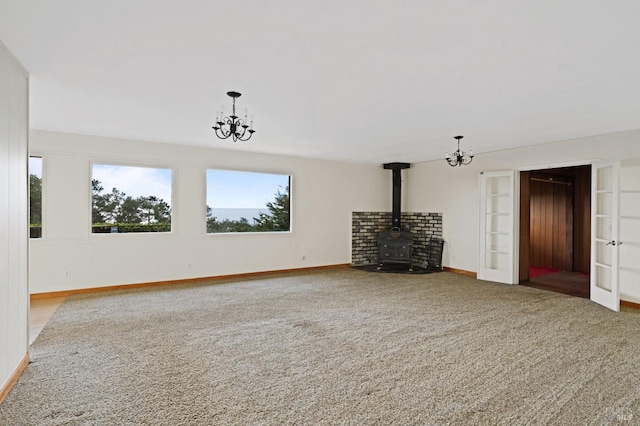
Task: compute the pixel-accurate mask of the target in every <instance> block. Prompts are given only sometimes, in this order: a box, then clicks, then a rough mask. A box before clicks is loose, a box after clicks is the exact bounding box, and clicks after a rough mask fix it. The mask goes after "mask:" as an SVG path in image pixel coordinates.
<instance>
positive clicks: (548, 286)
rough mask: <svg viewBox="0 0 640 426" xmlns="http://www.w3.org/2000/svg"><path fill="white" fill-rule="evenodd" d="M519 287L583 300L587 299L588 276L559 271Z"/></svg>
mask: <svg viewBox="0 0 640 426" xmlns="http://www.w3.org/2000/svg"><path fill="white" fill-rule="evenodd" d="M521 285H524V286H527V287H534V288H539V289H541V290H548V291H555V292H556V293H563V294H568V295H570V296H575V297H582V298H585V299H588V298H589V276H588V275H585V274H580V273H578V272H567V271H561V272H554V273H551V274H545V275H540V276H537V277H534V278H531V279H530V280H529V281H528V282H524V283H521Z"/></svg>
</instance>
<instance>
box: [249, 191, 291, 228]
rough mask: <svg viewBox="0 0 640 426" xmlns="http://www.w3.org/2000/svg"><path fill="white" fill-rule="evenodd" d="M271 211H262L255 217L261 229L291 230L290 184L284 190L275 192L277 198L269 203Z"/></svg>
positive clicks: (257, 226) (257, 225) (268, 206)
mask: <svg viewBox="0 0 640 426" xmlns="http://www.w3.org/2000/svg"><path fill="white" fill-rule="evenodd" d="M267 209H269V213H260V215H259V216H258V217H257V218H254V219H255V222H256V225H255V226H256V228H257V229H258V230H260V231H289V230H290V229H291V228H290V224H291V202H290V200H289V186H288V185H287V186H286V187H285V188H284V192H280V189H278V192H277V193H276V194H275V199H274V200H273V201H269V202H268V203H267Z"/></svg>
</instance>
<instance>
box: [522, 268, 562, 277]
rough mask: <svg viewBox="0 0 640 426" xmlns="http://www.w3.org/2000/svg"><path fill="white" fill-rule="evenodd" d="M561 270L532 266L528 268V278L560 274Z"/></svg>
mask: <svg viewBox="0 0 640 426" xmlns="http://www.w3.org/2000/svg"><path fill="white" fill-rule="evenodd" d="M560 271H561V269H554V268H542V267H539V266H532V267H531V268H529V278H535V277H539V276H540V275H547V274H553V273H554V272H560Z"/></svg>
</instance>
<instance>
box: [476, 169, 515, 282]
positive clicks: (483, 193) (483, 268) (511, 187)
mask: <svg viewBox="0 0 640 426" xmlns="http://www.w3.org/2000/svg"><path fill="white" fill-rule="evenodd" d="M517 180H518V175H516V172H515V171H514V170H508V171H500V172H484V173H481V174H480V223H479V225H480V226H479V228H480V235H479V247H478V279H481V280H489V281H496V282H500V283H505V284H516V283H517V282H518V281H517V277H516V275H517V268H516V267H515V265H517V264H518V256H517V253H516V252H515V250H514V247H516V244H515V230H516V229H518V215H517V214H515V213H516V212H517V209H516V208H515V188H516V184H517Z"/></svg>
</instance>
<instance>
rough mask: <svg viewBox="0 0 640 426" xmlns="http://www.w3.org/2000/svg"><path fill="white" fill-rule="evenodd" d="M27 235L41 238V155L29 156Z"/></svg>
mask: <svg viewBox="0 0 640 426" xmlns="http://www.w3.org/2000/svg"><path fill="white" fill-rule="evenodd" d="M29 236H30V237H31V238H42V157H29Z"/></svg>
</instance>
